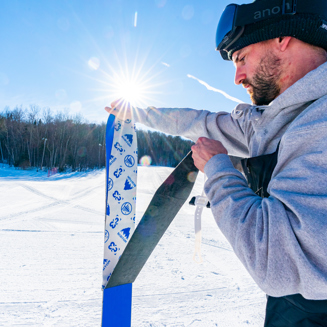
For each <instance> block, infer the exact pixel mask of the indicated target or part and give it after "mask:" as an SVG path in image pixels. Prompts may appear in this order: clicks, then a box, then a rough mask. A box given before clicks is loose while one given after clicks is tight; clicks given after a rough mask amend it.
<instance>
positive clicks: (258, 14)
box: [254, 3, 291, 19]
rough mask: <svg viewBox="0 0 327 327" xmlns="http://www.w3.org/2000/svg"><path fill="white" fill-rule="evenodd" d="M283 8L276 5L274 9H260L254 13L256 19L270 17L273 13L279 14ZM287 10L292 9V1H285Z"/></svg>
mask: <svg viewBox="0 0 327 327" xmlns="http://www.w3.org/2000/svg"><path fill="white" fill-rule="evenodd" d="M281 10H282V8H281V7H279V6H276V7H274V8H272V9H264V10H260V11H256V12H255V13H254V19H261V18H265V17H269V16H271V15H277V14H279V13H280V12H281ZM285 10H286V11H290V10H291V5H290V3H285Z"/></svg>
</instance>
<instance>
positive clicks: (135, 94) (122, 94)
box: [113, 77, 147, 106]
mask: <svg viewBox="0 0 327 327" xmlns="http://www.w3.org/2000/svg"><path fill="white" fill-rule="evenodd" d="M114 84H115V85H114V90H113V91H114V94H115V96H116V97H117V98H119V99H123V100H124V101H125V102H128V103H130V104H131V105H132V106H139V105H141V104H142V103H144V102H145V95H146V90H147V87H146V85H145V84H144V83H142V82H141V81H138V80H136V79H131V78H125V77H120V78H117V79H116V80H115V82H114Z"/></svg>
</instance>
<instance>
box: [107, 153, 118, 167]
mask: <svg viewBox="0 0 327 327" xmlns="http://www.w3.org/2000/svg"><path fill="white" fill-rule="evenodd" d="M116 160H117V158H116V157H114V156H113V155H111V156H110V159H109V166H111V165H112V164H113V163H114V162H115V161H116Z"/></svg>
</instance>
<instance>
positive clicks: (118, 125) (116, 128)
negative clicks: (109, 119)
mask: <svg viewBox="0 0 327 327" xmlns="http://www.w3.org/2000/svg"><path fill="white" fill-rule="evenodd" d="M120 129H121V122H120V121H119V122H118V123H117V124H115V130H116V131H117V132H118V131H119V130H120Z"/></svg>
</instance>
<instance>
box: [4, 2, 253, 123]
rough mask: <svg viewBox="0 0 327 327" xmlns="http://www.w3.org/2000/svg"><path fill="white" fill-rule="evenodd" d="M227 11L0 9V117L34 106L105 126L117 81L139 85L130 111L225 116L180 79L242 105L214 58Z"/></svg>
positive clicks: (182, 6)
mask: <svg viewBox="0 0 327 327" xmlns="http://www.w3.org/2000/svg"><path fill="white" fill-rule="evenodd" d="M233 2H234V3H239V4H241V3H244V1H233ZM247 2H248V1H247ZM229 3H230V1H225V0H219V1H218V0H214V1H212V0H206V1H199V0H189V1H182V0H106V1H104V0H99V1H94V0H93V1H88V0H71V1H64V0H48V1H45V0H43V1H40V0H10V1H1V4H0V38H1V43H2V47H1V60H0V111H2V110H3V109H4V108H5V107H6V106H9V107H10V108H11V109H13V108H14V107H15V106H22V107H23V108H26V107H29V106H30V105H37V106H39V107H40V108H41V109H42V108H50V109H51V110H52V111H53V112H56V111H64V110H69V113H70V114H75V113H81V114H82V115H83V116H84V117H85V118H86V119H87V120H88V121H90V122H101V121H105V120H106V117H107V114H106V113H105V111H104V110H103V108H104V107H105V106H106V105H109V104H110V103H111V101H113V100H115V96H116V94H117V92H116V91H115V90H116V84H117V81H119V80H121V79H122V78H123V77H124V76H125V77H126V76H127V75H129V76H130V77H131V76H133V77H134V78H135V79H136V80H138V81H142V82H143V83H144V85H146V91H145V96H144V97H143V101H142V103H141V104H140V103H139V106H143V107H145V106H148V105H154V106H156V107H190V108H196V109H207V110H211V111H221V110H223V111H231V110H232V109H233V108H234V107H235V105H236V103H235V102H233V101H231V100H229V99H226V98H225V97H224V96H223V95H222V94H220V93H216V92H214V91H211V90H208V89H207V88H206V87H205V86H203V85H201V84H200V83H199V82H198V81H197V80H195V79H193V78H190V77H188V76H187V75H192V76H194V77H196V78H198V79H200V80H202V81H204V82H206V83H208V84H209V85H210V86H212V87H214V88H217V89H220V90H222V91H224V92H226V93H228V94H229V95H231V96H233V97H235V98H238V99H240V100H242V101H244V102H249V98H248V95H247V93H246V91H245V90H244V89H243V88H242V87H241V86H236V85H234V67H233V64H232V63H231V62H226V61H224V60H222V59H221V57H220V55H219V53H217V52H216V51H215V32H216V27H217V23H218V20H219V17H220V15H221V13H222V11H223V9H224V8H225V6H226V5H227V4H229ZM136 12H137V15H136ZM136 16H137V19H136Z"/></svg>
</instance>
